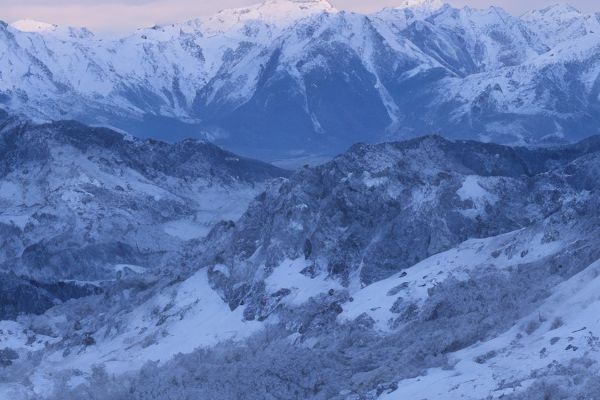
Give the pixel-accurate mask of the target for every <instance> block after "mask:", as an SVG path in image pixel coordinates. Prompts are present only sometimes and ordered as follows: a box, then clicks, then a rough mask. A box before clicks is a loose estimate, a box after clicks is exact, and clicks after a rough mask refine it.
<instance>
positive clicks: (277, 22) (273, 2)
mask: <svg viewBox="0 0 600 400" xmlns="http://www.w3.org/2000/svg"><path fill="white" fill-rule="evenodd" d="M336 11H337V10H336V9H335V8H334V7H333V6H332V5H331V3H330V2H329V1H328V0H266V1H264V2H262V3H259V4H255V5H251V6H248V7H242V8H233V9H226V10H222V11H220V12H219V13H218V14H216V15H214V16H212V17H209V18H207V19H206V20H205V21H204V23H203V24H204V26H205V27H207V28H208V29H209V30H210V31H212V32H215V33H216V32H225V31H229V30H231V29H236V28H239V26H241V25H243V24H245V23H246V22H249V21H262V22H265V23H267V24H270V25H272V26H277V27H280V28H281V27H286V26H288V25H289V24H292V23H293V22H294V21H297V20H299V19H302V18H305V17H309V16H311V15H314V14H320V13H333V12H336Z"/></svg>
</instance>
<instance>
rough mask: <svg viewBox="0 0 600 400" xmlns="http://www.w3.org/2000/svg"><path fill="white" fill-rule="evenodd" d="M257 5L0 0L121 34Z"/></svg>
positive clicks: (503, 1) (50, 18) (522, 5)
mask: <svg viewBox="0 0 600 400" xmlns="http://www.w3.org/2000/svg"><path fill="white" fill-rule="evenodd" d="M400 1H401V0H331V3H332V4H333V5H334V6H335V7H337V8H339V9H348V10H354V11H361V12H368V11H373V10H377V9H381V8H383V7H388V6H394V5H397V4H399V3H400ZM558 1H560V0H449V2H450V3H451V4H454V5H458V6H462V5H469V6H471V7H487V6H490V5H496V6H500V7H503V8H505V9H507V10H508V11H510V12H512V13H514V14H521V13H523V12H525V11H527V10H529V9H532V8H540V7H545V6H548V5H551V4H555V3H556V2H558ZM255 3H260V0H0V20H4V21H7V22H13V21H15V20H18V19H23V18H31V19H36V20H40V21H44V22H51V23H56V24H59V25H74V26H87V27H89V28H91V29H92V30H96V31H114V32H119V31H124V30H128V29H133V28H137V27H142V26H151V25H153V24H157V23H166V22H176V21H185V20H188V19H192V18H194V17H198V16H202V15H210V14H212V13H214V12H216V11H218V10H221V9H223V8H231V7H241V6H246V5H250V4H255ZM569 4H571V5H573V6H575V7H577V8H579V9H581V10H582V11H600V2H599V0H571V1H569Z"/></svg>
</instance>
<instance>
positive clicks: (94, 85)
mask: <svg viewBox="0 0 600 400" xmlns="http://www.w3.org/2000/svg"><path fill="white" fill-rule="evenodd" d="M598 35H600V22H599V17H598V14H589V15H586V14H583V13H581V12H579V11H577V10H575V9H573V8H571V7H563V6H555V7H550V8H548V9H544V10H540V11H533V12H530V13H528V14H526V15H524V16H522V17H520V18H517V17H514V16H512V15H510V14H508V13H507V12H505V11H503V10H502V9H500V8H498V7H491V8H489V9H485V10H476V9H471V8H468V7H465V8H462V9H458V8H453V7H451V6H448V5H445V6H444V5H441V3H440V2H435V1H432V2H416V3H415V2H410V1H409V2H406V3H404V4H403V5H402V6H401V7H399V8H394V9H385V10H383V11H381V12H379V13H375V14H372V15H361V14H356V13H349V12H344V11H340V10H336V9H335V8H333V7H332V6H331V4H329V3H328V2H327V1H324V0H314V1H292V0H277V1H267V2H265V3H263V4H260V5H257V6H251V7H246V8H243V9H235V10H225V11H222V12H221V13H219V14H217V15H215V16H213V17H210V18H205V19H199V20H193V21H190V22H187V23H184V24H175V25H167V26H157V27H153V28H150V29H142V30H138V31H137V32H136V33H135V34H133V35H130V36H127V37H124V38H121V39H116V40H115V39H108V38H102V37H100V36H95V35H94V34H93V33H91V32H89V31H88V30H86V29H74V28H61V27H56V26H53V25H48V24H42V23H34V22H31V21H25V22H21V23H17V24H15V25H14V26H8V25H6V24H1V25H0V51H1V52H2V54H3V57H2V60H1V61H0V70H1V71H2V76H1V79H0V104H1V105H3V107H5V108H8V109H10V110H12V111H15V112H20V113H23V114H26V115H28V116H30V117H35V118H37V119H41V120H59V119H64V118H73V119H78V120H81V121H84V122H88V123H93V124H96V125H97V124H100V125H111V126H117V127H119V128H122V129H125V130H127V131H129V132H131V133H135V134H138V135H140V136H145V137H148V136H151V137H155V138H160V139H166V140H171V141H174V140H177V139H181V138H182V137H189V136H193V137H201V138H205V139H210V140H214V141H216V142H217V143H219V144H222V145H225V146H227V147H228V148H232V149H234V150H236V151H241V152H244V153H245V154H252V155H258V156H261V157H265V158H273V157H277V156H288V157H289V156H290V155H298V154H301V153H303V152H304V153H311V154H314V153H322V154H329V155H332V154H336V153H338V152H341V151H344V150H346V149H347V148H348V147H350V146H351V145H352V144H354V143H356V142H358V141H363V142H377V141H382V140H393V139H398V138H409V137H413V136H421V135H424V134H431V133H439V134H442V135H444V136H447V137H450V138H475V139H480V140H484V141H494V142H499V143H512V144H514V143H517V144H523V143H540V142H553V141H554V142H556V141H562V142H575V141H578V140H580V139H582V138H584V137H587V136H589V135H593V134H597V133H598V132H599V129H600V128H599V127H600V122H599V120H598V115H600V113H599V112H598V110H599V96H598V94H599V91H598V76H599V74H600V65H599V63H598V61H597V60H598V54H599V53H598V46H597V43H598ZM174 60H176V62H174ZM175 132H176V133H175Z"/></svg>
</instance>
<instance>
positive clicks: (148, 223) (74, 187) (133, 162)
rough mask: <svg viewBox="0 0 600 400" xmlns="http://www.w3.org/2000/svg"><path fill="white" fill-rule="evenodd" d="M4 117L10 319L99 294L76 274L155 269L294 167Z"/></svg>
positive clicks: (2, 204)
mask: <svg viewBox="0 0 600 400" xmlns="http://www.w3.org/2000/svg"><path fill="white" fill-rule="evenodd" d="M0 120H1V122H0V129H1V131H0V208H1V210H0V271H1V272H2V273H3V274H5V275H6V274H16V275H10V276H9V275H6V276H7V279H3V285H2V289H1V290H0V293H1V296H3V298H4V300H3V301H2V302H1V303H2V304H3V311H4V313H3V315H4V317H7V316H9V317H14V316H15V315H16V314H15V312H18V311H19V310H20V311H27V312H39V311H44V310H45V309H47V308H48V306H51V305H53V304H54V303H55V300H56V301H59V302H60V301H64V300H66V299H68V298H72V297H80V296H82V295H88V294H90V293H93V292H94V290H91V289H90V288H89V287H88V286H87V285H85V284H84V283H81V284H76V283H73V282H72V281H73V280H79V281H84V282H87V281H102V280H111V279H115V278H116V277H118V276H122V275H125V274H127V273H133V274H136V273H137V274H140V273H142V272H144V271H146V270H148V271H150V270H152V269H154V268H158V267H159V266H161V265H162V263H163V260H165V259H168V258H169V257H170V256H172V254H174V253H176V252H178V251H179V249H181V248H182V247H183V246H184V245H185V243H186V242H187V241H189V240H191V239H195V238H199V237H202V236H203V235H204V234H205V233H206V232H208V231H209V230H210V228H211V227H212V225H213V224H215V223H216V222H218V221H219V220H220V219H221V218H236V217H237V216H238V215H240V214H241V213H242V212H243V210H244V209H245V205H246V204H247V202H249V201H250V200H251V199H252V198H253V197H254V196H255V195H256V194H257V193H259V192H260V191H261V188H262V187H263V185H264V183H265V182H266V181H268V180H270V179H272V178H274V177H277V176H284V175H286V172H285V171H283V170H280V169H278V168H275V167H273V166H271V165H268V164H264V163H261V162H257V161H253V160H249V159H245V158H241V157H239V156H236V155H234V154H232V153H229V152H226V151H224V150H222V149H220V148H218V147H216V146H214V145H212V144H209V143H206V142H200V141H194V140H188V141H184V142H179V143H176V144H166V143H163V142H158V141H152V140H147V141H143V140H139V139H133V138H131V137H128V136H125V135H123V134H121V133H117V132H115V131H111V130H108V129H101V128H90V127H87V126H84V125H82V124H80V123H76V122H56V123H51V124H45V125H34V124H31V123H26V122H22V121H19V120H18V119H14V118H10V117H9V116H8V115H7V114H3V115H2V116H0ZM11 276H12V277H11ZM17 276H18V277H20V278H17ZM30 280H31V281H30ZM61 281H69V282H71V283H60V284H59V282H61ZM11 282H12V283H11ZM53 285H55V286H53ZM60 285H63V286H60ZM61 293H62V294H61ZM36 296H37V300H35V298H36ZM11 299H12V300H11ZM23 302H25V303H27V304H25V303H23ZM9 303H10V304H11V305H10V306H9ZM11 310H12V311H11Z"/></svg>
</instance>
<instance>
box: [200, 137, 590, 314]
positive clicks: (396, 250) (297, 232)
mask: <svg viewBox="0 0 600 400" xmlns="http://www.w3.org/2000/svg"><path fill="white" fill-rule="evenodd" d="M599 150H600V141H599V140H598V138H597V137H595V138H591V139H589V140H587V141H584V142H581V143H579V144H577V145H573V146H569V147H561V148H551V149H538V150H534V149H528V148H511V147H504V146H500V145H494V144H483V143H478V142H469V141H457V142H451V141H448V140H446V139H443V138H441V137H439V136H429V137H424V138H420V139H415V140H412V141H408V142H398V143H387V144H381V145H363V144H360V145H356V146H354V147H353V148H351V149H350V150H349V151H348V152H347V153H345V154H343V155H342V156H339V157H337V158H335V159H334V160H333V161H331V162H329V163H327V164H324V165H322V166H319V167H316V168H305V169H304V170H301V171H299V172H297V173H295V174H294V175H293V176H291V177H290V178H289V179H286V180H284V181H281V182H280V183H278V184H273V185H271V186H270V187H269V189H268V190H267V191H266V192H265V193H264V194H262V195H260V196H259V197H258V198H257V199H256V200H255V201H254V202H253V203H252V204H251V205H250V207H249V209H248V211H247V212H246V213H245V214H244V215H243V216H242V218H241V219H240V220H239V221H238V222H237V223H236V224H235V225H233V224H232V225H228V226H219V227H217V228H215V230H214V231H213V232H212V233H211V234H210V235H209V236H208V237H207V239H206V243H205V244H204V245H203V248H202V251H201V252H200V253H201V254H202V259H201V261H200V263H201V264H203V265H206V264H209V265H210V264H213V265H214V264H216V267H215V268H214V269H213V273H212V278H213V283H214V285H215V287H216V288H217V289H219V290H221V291H222V293H223V295H224V297H225V299H226V300H227V301H228V302H230V305H231V306H232V307H234V308H235V307H237V306H238V305H240V304H243V303H247V302H248V299H247V297H250V298H252V297H253V296H254V295H255V292H256V285H258V286H260V282H262V281H263V280H264V279H265V278H266V277H268V276H269V275H271V274H273V273H276V272H274V271H276V270H277V269H278V268H284V267H283V265H286V260H298V259H301V260H304V261H303V262H305V263H306V268H305V270H303V271H302V273H303V274H305V275H306V276H309V277H313V278H314V277H315V276H327V277H329V278H333V279H334V280H336V281H340V282H341V283H342V284H343V285H344V286H346V287H350V288H352V287H361V286H365V285H370V284H372V283H374V282H377V281H379V280H381V279H384V278H387V277H389V276H390V275H392V274H394V273H397V272H398V271H402V270H403V269H405V268H408V267H411V266H413V265H415V264H417V263H418V262H420V261H422V260H424V259H426V258H428V257H430V256H432V255H434V254H438V253H440V252H444V251H447V250H449V249H451V248H453V247H455V246H456V245H457V244H459V243H462V242H464V241H465V240H467V239H472V238H485V237H493V236H498V235H501V234H504V233H508V232H512V231H515V230H518V229H522V228H526V227H530V226H533V225H535V224H537V223H540V222H541V221H546V220H547V219H548V218H550V217H551V216H554V215H555V214H556V213H560V212H570V208H571V207H574V205H573V204H572V203H573V202H574V203H575V204H577V202H578V201H579V200H578V199H584V198H585V196H586V195H585V193H586V190H590V189H593V188H596V187H597V184H598V182H597V180H596V179H595V178H593V177H592V175H593V172H591V171H595V170H596V169H597V162H598V151H599ZM586 169H589V171H586ZM549 234H550V233H549Z"/></svg>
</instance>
